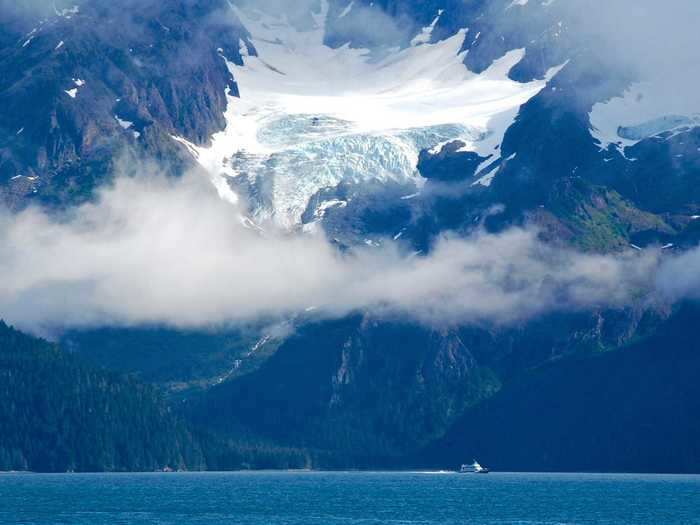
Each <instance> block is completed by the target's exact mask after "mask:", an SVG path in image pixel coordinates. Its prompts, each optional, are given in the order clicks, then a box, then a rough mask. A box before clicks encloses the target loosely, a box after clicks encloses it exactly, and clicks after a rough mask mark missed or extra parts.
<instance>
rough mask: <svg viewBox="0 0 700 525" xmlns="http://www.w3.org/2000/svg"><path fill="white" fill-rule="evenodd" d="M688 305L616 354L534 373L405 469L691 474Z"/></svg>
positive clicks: (695, 365) (697, 391)
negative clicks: (465, 466) (468, 466)
mask: <svg viewBox="0 0 700 525" xmlns="http://www.w3.org/2000/svg"><path fill="white" fill-rule="evenodd" d="M698 319H700V310H699V309H698V307H697V305H686V306H684V307H682V308H680V309H679V311H678V312H676V313H675V314H674V315H673V316H672V317H671V318H670V319H669V320H668V321H667V322H666V323H664V324H663V325H662V326H661V327H660V328H659V329H658V331H656V332H655V333H654V334H653V335H651V336H649V337H647V338H641V339H639V340H636V341H634V342H632V344H630V345H628V346H627V348H625V349H622V350H620V351H618V352H613V353H606V354H600V355H597V356H594V357H588V358H583V359H574V360H565V361H558V362H554V363H551V364H548V365H545V366H542V367H538V368H535V369H533V370H531V371H530V372H528V373H527V374H525V375H524V376H523V377H521V378H520V380H518V381H516V382H513V383H512V384H510V385H508V386H506V387H504V388H503V390H501V391H500V392H499V393H498V394H497V395H496V396H494V397H493V398H492V399H490V400H489V401H487V402H485V403H483V404H481V405H479V406H478V407H475V408H473V409H470V410H467V411H466V412H465V414H464V415H463V416H462V418H461V419H460V421H459V422H458V423H456V424H455V426H454V427H453V428H452V429H451V430H450V431H449V432H448V433H447V435H446V436H445V437H444V438H443V439H440V440H439V441H438V442H436V443H435V444H434V446H432V447H430V448H428V449H427V450H426V451H425V452H424V455H423V457H421V458H419V459H417V460H416V459H414V461H418V462H427V463H428V464H430V465H431V466H441V467H445V468H454V467H455V466H456V465H458V464H460V463H461V462H464V461H468V460H470V459H471V458H472V457H478V458H479V459H480V460H481V461H484V462H486V463H487V464H488V465H489V466H492V467H493V468H496V469H498V470H528V471H540V470H565V471H616V472H699V471H700V452H699V451H698V447H697V443H698V439H700V418H698V414H700V387H699V384H698V381H697V377H698V374H699V373H700V345H699V344H698V341H697V338H696V337H695V336H694V333H695V326H697V322H698Z"/></svg>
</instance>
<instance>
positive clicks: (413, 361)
mask: <svg viewBox="0 0 700 525" xmlns="http://www.w3.org/2000/svg"><path fill="white" fill-rule="evenodd" d="M495 388H497V381H496V379H495V378H494V377H492V376H491V375H490V374H489V373H488V372H487V371H485V370H481V369H480V368H479V367H478V366H477V364H476V362H475V360H474V358H473V356H472V355H471V353H470V352H469V350H468V349H467V348H466V347H465V346H464V344H462V342H461V341H460V339H459V337H458V335H457V334H456V333H454V332H449V331H447V332H436V331H431V330H426V329H423V328H420V327H416V326H412V325H409V324H404V323H378V322H375V321H372V320H371V319H369V318H362V317H351V318H348V319H344V320H340V321H334V322H326V323H320V324H312V325H309V326H306V327H303V328H301V329H300V331H299V332H298V333H297V334H296V335H294V336H292V337H291V338H290V339H289V340H288V341H286V342H285V343H284V344H283V345H282V346H281V347H280V349H279V350H278V351H277V353H276V354H275V355H274V356H273V357H272V358H270V360H269V361H268V362H267V363H266V364H265V365H263V367H262V368H260V370H258V371H257V372H254V373H252V374H250V375H248V376H245V377H242V378H240V379H239V380H237V381H234V382H232V383H230V384H224V385H221V386H220V387H217V388H214V389H212V390H211V391H210V392H209V393H208V394H207V396H206V397H205V398H204V399H203V400H202V401H201V402H200V403H199V404H197V405H196V406H195V408H194V410H193V414H194V417H195V418H196V420H198V421H199V423H200V424H207V425H213V427H214V428H216V429H218V430H219V431H223V432H236V431H238V430H239V429H241V428H245V429H247V431H252V432H254V433H257V434H260V435H263V436H267V437H268V438H273V439H276V440H279V441H283V442H288V443H296V444H298V445H305V446H308V447H312V448H317V449H323V450H328V451H332V452H333V455H334V457H335V458H336V460H335V461H339V462H341V463H343V462H344V463H345V464H346V465H347V464H351V463H352V462H354V461H359V462H368V461H370V462H371V461H374V460H378V459H379V458H390V457H394V458H395V457H396V456H397V455H398V454H399V453H401V452H405V451H407V450H411V449H415V447H416V446H419V445H420V443H423V442H425V440H426V439H430V436H438V435H441V434H442V432H444V429H445V428H447V426H448V425H449V424H450V423H451V422H452V421H453V420H454V418H455V417H456V416H457V415H458V414H460V413H461V412H462V410H463V409H464V407H465V406H468V405H470V404H473V403H475V402H476V401H477V400H479V399H481V398H482V397H484V396H485V395H487V394H488V393H489V392H491V391H492V390H493V389H495ZM349 458H352V459H350V460H349V461H348V459H349Z"/></svg>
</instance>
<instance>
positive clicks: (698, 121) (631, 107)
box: [590, 71, 700, 149]
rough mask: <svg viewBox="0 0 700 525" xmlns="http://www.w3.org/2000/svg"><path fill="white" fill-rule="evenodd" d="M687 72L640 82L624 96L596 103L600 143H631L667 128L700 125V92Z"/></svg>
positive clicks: (595, 121) (595, 134) (596, 133)
mask: <svg viewBox="0 0 700 525" xmlns="http://www.w3.org/2000/svg"><path fill="white" fill-rule="evenodd" d="M686 74H690V73H689V72H685V71H679V72H677V73H675V74H671V75H670V76H669V75H668V74H667V75H664V76H663V77H662V78H661V77H660V78H656V79H652V80H647V81H644V82H638V83H635V84H632V85H631V86H630V87H629V88H628V89H627V90H626V91H625V92H624V93H623V94H621V95H620V96H618V97H614V98H612V99H610V100H608V101H605V102H601V103H598V104H596V105H595V106H594V107H593V110H592V111H591V114H590V118H591V125H592V127H593V129H592V134H593V137H594V138H595V139H596V140H598V141H599V142H600V147H601V148H603V149H605V148H607V147H608V146H609V145H611V144H615V145H617V146H618V147H620V148H624V147H629V146H632V145H634V144H636V143H637V142H639V141H641V140H643V139H645V138H648V137H653V136H656V135H659V134H661V133H664V132H667V131H675V130H681V129H683V128H689V127H695V126H698V125H700V94H699V93H698V91H697V89H696V87H697V86H696V85H695V83H694V82H688V81H687V79H685V75H686Z"/></svg>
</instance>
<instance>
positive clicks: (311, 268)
mask: <svg viewBox="0 0 700 525" xmlns="http://www.w3.org/2000/svg"><path fill="white" fill-rule="evenodd" d="M240 213H241V209H240V208H238V207H236V206H233V205H231V204H229V203H227V202H224V201H222V200H221V199H219V198H218V196H217V195H216V193H215V191H213V189H212V188H211V186H210V185H209V184H208V183H207V182H206V181H205V180H203V178H200V177H198V176H194V175H193V176H188V177H185V178H184V179H179V180H173V179H166V178H165V177H161V176H151V177H145V176H144V177H137V178H127V177H122V178H120V179H117V182H116V183H115V185H114V186H112V187H109V188H106V189H103V190H102V191H101V192H100V193H99V195H98V199H97V200H96V201H95V202H93V203H90V204H85V205H82V206H80V207H78V208H75V209H73V210H71V211H70V212H68V213H67V215H64V216H62V217H60V218H58V219H57V218H55V217H51V216H49V215H48V214H47V213H45V212H44V211H42V210H41V209H38V208H31V209H27V210H25V211H23V212H20V213H18V214H10V213H3V214H2V216H1V218H0V222H1V223H2V224H1V225H0V272H1V273H2V275H3V279H2V281H1V282H0V317H3V318H5V319H6V320H8V321H9V322H12V323H14V324H17V325H18V326H20V327H23V328H26V329H31V330H34V331H46V332H48V331H51V330H56V329H61V328H64V327H88V326H99V325H124V326H129V325H138V324H149V323H162V324H167V325H171V326H176V327H190V328H194V327H202V328H204V327H215V326H220V325H222V324H227V323H236V322H242V321H251V320H257V319H266V318H268V319H272V318H276V317H280V316H287V315H293V314H295V313H297V312H302V311H304V310H307V309H310V308H313V309H314V311H315V312H316V313H315V315H320V316H328V317H335V316H342V315H345V314H347V313H350V312H353V311H358V310H362V311H373V312H375V313H377V314H380V315H382V314H383V315H390V316H396V315H398V316H402V317H407V318H412V319H414V320H417V321H419V322H423V323H427V324H432V325H445V324H468V323H484V322H485V323H510V322H515V321H520V320H526V319H528V318H530V317H532V316H535V315H538V314H541V313H544V312H547V311H552V310H560V309H586V308H596V307H608V306H613V307H614V306H622V305H625V304H630V303H631V302H632V301H638V300H639V297H640V294H641V295H642V296H643V295H644V294H645V293H650V292H651V291H653V290H654V288H655V286H656V284H655V283H656V281H655V279H656V277H657V274H658V270H659V265H660V264H663V263H660V260H659V256H658V254H657V253H656V252H654V251H648V252H646V253H645V254H628V255H618V256H600V255H587V254H581V253H577V252H575V251H570V250H565V249H559V248H554V247H552V246H548V245H545V244H543V243H542V242H540V241H539V240H538V239H537V235H536V232H533V231H528V230H523V229H512V230H510V231H507V232H504V233H502V234H498V235H490V234H486V233H479V234H477V235H475V236H473V237H470V238H466V239H465V238H457V237H450V236H446V237H444V238H442V239H441V240H440V241H438V242H437V243H436V245H435V247H434V249H433V250H432V251H431V253H430V254H429V255H427V256H421V255H416V254H413V253H411V252H409V251H407V250H406V248H405V247H402V246H400V245H397V244H395V243H393V242H391V241H388V240H387V241H386V242H385V244H384V246H383V247H381V248H376V247H374V248H370V247H362V248H357V249H354V250H352V251H351V252H350V253H345V254H341V253H339V252H338V251H337V250H336V249H335V248H334V247H333V246H332V245H331V244H330V243H329V242H328V241H327V240H326V239H325V238H324V237H323V235H309V234H299V233H289V232H284V231H278V230H275V229H274V227H272V226H269V227H266V229H265V231H263V232H261V231H260V230H257V229H255V228H249V227H246V226H245V224H244V222H242V221H241V220H240V219H241V215H240ZM698 258H700V257H698ZM695 262H698V261H697V260H696V261H695ZM671 280H672V279H671ZM696 284H697V283H696ZM665 286H666V285H665ZM676 295H679V293H678V292H676Z"/></svg>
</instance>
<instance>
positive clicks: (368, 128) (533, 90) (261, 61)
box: [178, 2, 556, 228]
mask: <svg viewBox="0 0 700 525" xmlns="http://www.w3.org/2000/svg"><path fill="white" fill-rule="evenodd" d="M237 15H238V16H239V18H240V20H241V21H242V23H243V24H244V25H245V26H246V28H248V30H249V31H250V33H251V35H252V43H253V45H254V46H255V49H256V51H257V56H253V54H252V53H251V52H250V50H249V49H248V48H247V45H246V44H245V42H243V41H241V43H240V46H241V52H242V55H243V57H244V65H243V66H237V65H235V64H233V63H231V62H228V61H227V63H228V66H229V68H230V70H231V72H232V74H233V75H234V78H235V79H236V81H237V83H238V86H239V90H240V98H235V97H233V96H229V105H228V110H227V112H226V122H227V127H226V129H225V131H223V132H221V133H218V134H216V135H214V136H213V138H212V143H211V145H210V146H209V147H197V146H195V145H192V144H187V146H188V148H189V150H190V151H191V152H192V153H193V155H195V157H196V158H197V159H198V161H199V162H200V163H201V165H202V166H204V167H205V168H206V169H207V170H208V171H209V173H210V174H211V177H212V180H213V181H214V183H215V185H216V187H217V188H218V190H219V193H220V195H221V196H222V198H225V199H228V200H231V201H238V199H239V194H243V193H244V194H245V195H243V197H244V198H245V199H246V200H247V201H248V203H249V205H250V207H251V214H252V216H253V217H254V218H255V220H256V222H261V221H265V220H272V221H273V222H274V223H275V224H277V225H278V226H282V227H285V228H293V227H295V226H298V225H299V224H300V222H301V217H302V214H303V213H304V211H305V210H306V208H307V207H308V203H309V201H310V199H311V197H312V196H314V195H315V194H316V193H317V192H318V191H319V190H321V189H323V188H333V187H336V186H337V185H338V184H340V183H341V182H354V183H358V184H359V183H362V182H363V181H367V180H379V181H386V180H392V181H398V182H401V183H405V184H406V185H407V186H410V187H412V189H413V191H417V190H419V189H420V186H421V180H422V179H421V178H420V176H419V175H418V173H417V170H416V164H417V160H418V155H419V153H420V151H421V150H422V149H431V148H434V147H435V146H437V145H440V144H444V143H445V142H447V141H450V140H455V139H459V140H462V141H464V142H465V143H466V144H467V146H466V149H469V150H474V151H477V152H478V153H479V154H481V155H483V156H489V155H493V157H492V159H491V160H492V161H493V160H494V159H496V158H498V156H499V155H498V148H499V146H500V142H501V140H502V138H503V134H504V133H505V131H506V129H507V128H508V127H509V126H510V125H511V124H512V122H513V119H514V118H515V116H516V115H517V112H518V109H519V107H520V106H521V105H522V104H524V103H525V102H527V101H528V100H529V99H530V98H531V97H533V96H534V95H535V94H537V93H538V92H539V91H540V90H541V89H542V88H543V87H544V86H545V85H546V82H547V80H548V79H549V78H551V76H553V75H554V74H555V73H556V71H555V70H552V71H550V73H549V75H548V76H547V78H545V79H542V80H536V81H533V82H530V83H518V82H514V81H512V80H510V79H508V76H507V75H508V72H509V71H510V69H511V68H512V67H513V66H514V65H516V64H517V63H518V62H519V61H520V60H521V59H522V58H523V56H524V51H522V50H514V51H511V52H509V53H507V54H506V55H505V56H504V57H503V58H501V59H500V60H498V61H497V62H495V63H494V64H493V66H492V67H491V68H490V69H488V70H487V71H485V72H484V73H483V74H481V75H476V74H473V73H471V72H469V71H468V70H467V68H466V67H465V66H464V64H463V62H464V58H465V52H460V49H461V47H462V43H463V41H464V38H465V35H466V34H467V32H468V30H467V29H464V30H462V31H459V32H458V33H457V34H455V35H454V36H452V37H450V38H447V39H445V40H443V41H440V42H435V43H431V35H430V33H431V32H432V28H433V27H434V24H433V25H431V26H429V27H427V28H424V29H423V31H422V33H421V34H420V35H419V36H420V38H415V39H414V40H413V42H412V44H411V46H410V47H408V48H405V49H399V48H396V49H390V50H383V51H382V52H377V51H376V50H375V52H370V51H369V50H366V49H353V48H350V47H349V46H348V45H346V46H343V47H340V48H338V49H332V48H330V47H328V46H326V45H324V43H323V42H324V33H325V21H326V19H327V16H329V15H328V6H327V4H326V3H325V2H324V3H323V4H322V9H321V11H320V12H319V13H317V14H315V15H314V20H315V27H314V29H312V30H308V31H299V30H297V29H295V28H294V27H292V26H291V25H290V24H289V23H288V22H287V21H286V20H285V19H280V18H275V17H272V16H269V15H266V14H263V13H260V12H255V11H250V10H245V11H244V10H240V9H237ZM341 16H342V13H341ZM439 16H440V14H439V13H436V19H435V20H436V22H437V17H439ZM222 58H223V59H225V57H222ZM178 140H179V141H181V142H183V143H186V141H184V140H183V139H181V138H178ZM409 189H410V188H409ZM321 206H323V203H321ZM316 215H319V213H317V214H316ZM320 215H322V213H320Z"/></svg>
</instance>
